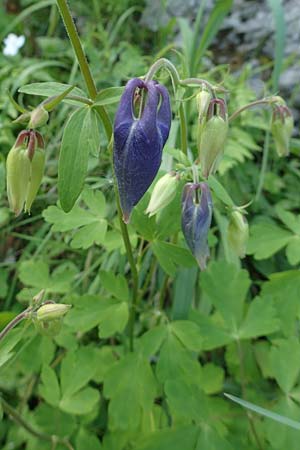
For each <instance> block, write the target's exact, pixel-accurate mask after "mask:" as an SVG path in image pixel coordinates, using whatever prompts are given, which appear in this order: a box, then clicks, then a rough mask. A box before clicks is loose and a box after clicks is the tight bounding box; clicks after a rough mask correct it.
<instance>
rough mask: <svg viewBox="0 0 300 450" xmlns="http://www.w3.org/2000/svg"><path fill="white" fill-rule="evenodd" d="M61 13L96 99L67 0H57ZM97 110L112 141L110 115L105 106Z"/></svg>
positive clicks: (87, 82) (95, 91) (91, 95)
mask: <svg viewBox="0 0 300 450" xmlns="http://www.w3.org/2000/svg"><path fill="white" fill-rule="evenodd" d="M56 3H57V6H58V9H59V12H60V15H61V17H62V20H63V22H64V25H65V28H66V31H67V33H68V36H69V39H70V42H71V44H72V47H73V50H74V52H75V55H76V58H77V61H78V64H79V67H80V70H81V73H82V76H83V78H84V81H85V84H86V87H87V90H88V93H89V96H90V97H91V99H92V100H95V98H96V96H97V89H96V85H95V82H94V79H93V76H92V73H91V71H90V66H89V64H88V62H87V59H86V56H85V53H84V51H83V47H82V44H81V41H80V39H79V36H78V32H77V30H76V27H75V23H74V21H73V18H72V16H71V12H70V9H69V7H68V4H67V1H66V0H56ZM96 109H97V111H98V112H99V114H100V117H101V119H102V122H103V125H104V128H105V132H106V135H107V139H108V141H110V138H111V134H112V127H111V123H110V119H109V116H108V114H107V112H106V109H105V108H104V107H103V106H97V107H96Z"/></svg>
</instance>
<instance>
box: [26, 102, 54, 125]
mask: <svg viewBox="0 0 300 450" xmlns="http://www.w3.org/2000/svg"><path fill="white" fill-rule="evenodd" d="M48 119H49V113H48V111H47V110H46V109H45V108H44V107H43V106H42V105H39V106H38V107H37V108H35V109H34V110H33V111H32V112H31V113H30V121H29V124H28V128H39V127H42V126H43V125H45V124H46V123H47V121H48Z"/></svg>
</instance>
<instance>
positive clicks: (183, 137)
mask: <svg viewBox="0 0 300 450" xmlns="http://www.w3.org/2000/svg"><path fill="white" fill-rule="evenodd" d="M179 120H180V141H181V150H182V151H183V153H184V154H185V155H187V151H188V137H187V125H186V115H185V109H184V104H183V103H182V102H180V106H179Z"/></svg>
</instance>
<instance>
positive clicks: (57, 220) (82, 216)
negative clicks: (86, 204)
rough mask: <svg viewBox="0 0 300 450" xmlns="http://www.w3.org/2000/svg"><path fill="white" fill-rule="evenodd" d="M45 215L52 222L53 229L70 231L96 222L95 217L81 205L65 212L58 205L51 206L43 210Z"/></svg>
mask: <svg viewBox="0 0 300 450" xmlns="http://www.w3.org/2000/svg"><path fill="white" fill-rule="evenodd" d="M43 217H44V219H45V220H46V221H47V222H48V223H52V224H53V226H52V231H54V232H55V231H61V232H63V231H69V230H73V229H75V228H78V227H82V226H84V225H88V224H90V223H94V222H95V217H94V216H93V215H92V214H91V213H90V212H89V211H86V210H84V209H82V208H80V207H79V206H74V208H73V209H72V210H71V211H70V212H68V213H65V212H64V211H63V210H62V209H61V208H59V207H57V206H49V207H48V208H47V209H45V210H44V211H43Z"/></svg>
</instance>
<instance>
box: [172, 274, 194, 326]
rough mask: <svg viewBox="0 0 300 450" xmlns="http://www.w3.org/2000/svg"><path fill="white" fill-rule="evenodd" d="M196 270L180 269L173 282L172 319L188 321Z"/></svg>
mask: <svg viewBox="0 0 300 450" xmlns="http://www.w3.org/2000/svg"><path fill="white" fill-rule="evenodd" d="M197 275H198V268H197V267H193V268H191V269H181V270H180V271H179V272H178V274H177V275H176V278H175V282H174V294H173V304H172V319H173V320H179V319H188V315H189V310H190V307H191V305H192V302H193V299H194V293H195V285H196V282H197Z"/></svg>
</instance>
